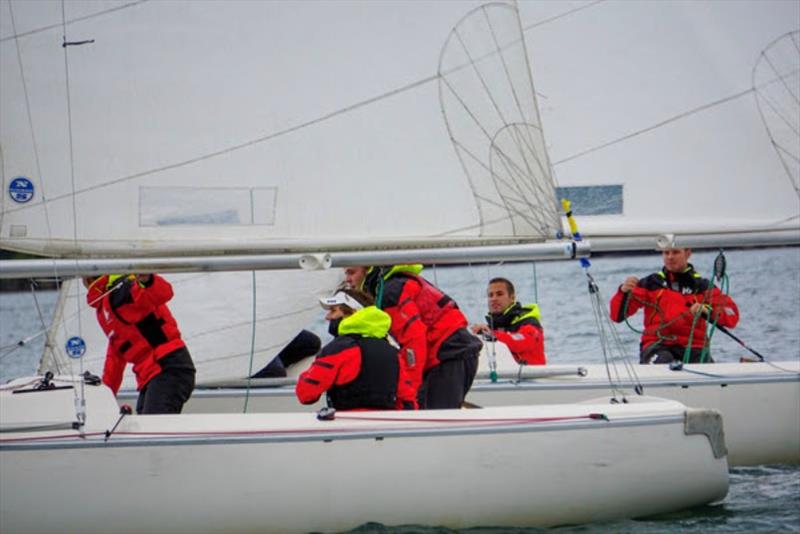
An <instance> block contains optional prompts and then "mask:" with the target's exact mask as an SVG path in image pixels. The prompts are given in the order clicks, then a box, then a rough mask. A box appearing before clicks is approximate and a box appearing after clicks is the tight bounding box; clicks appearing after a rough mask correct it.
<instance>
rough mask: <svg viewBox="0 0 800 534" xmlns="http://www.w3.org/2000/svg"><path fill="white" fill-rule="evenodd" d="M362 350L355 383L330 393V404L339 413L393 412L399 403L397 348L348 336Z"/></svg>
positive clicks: (339, 387)
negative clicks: (360, 410)
mask: <svg viewBox="0 0 800 534" xmlns="http://www.w3.org/2000/svg"><path fill="white" fill-rule="evenodd" d="M347 337H348V338H350V339H351V341H352V343H355V344H356V345H358V348H359V350H360V351H361V370H360V372H359V373H358V376H357V377H356V378H355V380H353V381H352V382H348V383H347V384H344V385H340V386H333V387H331V388H330V389H329V390H328V393H327V396H328V405H329V406H333V407H334V408H336V409H337V410H352V409H364V408H367V409H375V410H393V409H395V403H396V401H397V380H398V373H399V363H398V360H397V349H395V348H394V347H392V346H391V345H390V344H389V343H388V342H387V341H386V340H385V339H378V338H369V337H361V336H357V335H354V334H351V335H348V336H347Z"/></svg>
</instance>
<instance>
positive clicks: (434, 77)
mask: <svg viewBox="0 0 800 534" xmlns="http://www.w3.org/2000/svg"><path fill="white" fill-rule="evenodd" d="M147 1H148V0H140V1H138V2H132V3H129V4H125V5H122V6H118V7H115V8H113V9H109V10H106V11H103V12H99V13H95V14H92V15H87V16H85V17H81V18H78V19H74V20H71V21H69V23H72V22H76V21H80V20H84V19H88V18H92V17H95V16H100V15H103V14H105V13H108V12H111V11H117V10H120V9H126V8H129V7H134V6H137V5H139V4H142V3H145V2H147ZM604 1H606V0H597V1H596V2H594V3H592V4H589V5H587V6H582V7H579V8H576V9H573V10H570V11H568V12H565V13H563V14H561V15H557V16H555V17H552V18H550V19H546V20H544V21H540V22H537V23H535V24H532V25H530V26H527V27H525V28H523V31H525V30H528V29H531V28H535V27H538V26H541V25H544V24H547V23H549V22H552V21H554V20H557V19H560V18H562V17H564V16H567V15H570V14H572V13H574V12H577V11H580V10H582V9H586V8H588V7H592V6H593V5H595V4H599V3H601V2H604ZM62 26H63V24H62ZM54 27H58V25H57V24H54V25H52V26H48V27H46V28H41V29H38V30H32V31H30V32H25V33H23V34H20V35H18V36H17V37H22V36H25V35H28V34H30V33H35V32H38V31H44V30H47V29H52V28H54ZM10 38H12V37H7V38H5V39H2V40H6V39H10ZM2 40H0V41H2ZM465 67H466V66H457V67H454V68H452V69H449V70H447V71H444V72H438V73H437V74H434V75H432V76H428V77H425V78H422V79H420V80H417V81H414V82H411V83H408V84H406V85H403V86H400V87H397V88H395V89H392V90H389V91H387V92H384V93H382V94H379V95H377V96H374V97H371V98H367V99H365V100H362V101H360V102H356V103H354V104H351V105H349V106H346V107H344V108H341V109H338V110H335V111H332V112H329V113H327V114H324V115H322V116H320V117H317V118H315V119H311V120H309V121H306V122H303V123H300V124H297V125H295V126H291V127H289V128H285V129H283V130H279V131H277V132H273V133H270V134H267V135H264V136H261V137H258V138H256V139H252V140H249V141H246V142H244V143H239V144H236V145H231V146H229V147H227V148H223V149H220V150H217V151H214V152H210V153H207V154H202V155H200V156H197V157H194V158H190V159H187V160H184V161H179V162H176V163H172V164H169V165H164V166H161V167H156V168H152V169H148V170H145V171H141V172H138V173H134V174H130V175H126V176H121V177H118V178H115V179H113V180H111V181H108V182H105V183H102V184H97V185H94V186H91V187H86V188H83V189H78V190H76V191H75V194H83V193H87V192H89V191H94V190H97V189H101V188H105V187H109V186H111V185H115V184H119V183H122V182H126V181H130V180H135V179H138V178H142V177H145V176H149V175H151V174H156V173H158V172H162V171H167V170H173V169H176V168H180V167H184V166H186V165H191V164H194V163H198V162H200V161H204V160H207V159H210V158H214V157H217V156H221V155H224V154H228V153H230V152H234V151H237V150H240V149H243V148H247V147H250V146H253V145H256V144H260V143H263V142H266V141H270V140H272V139H275V138H278V137H282V136H285V135H288V134H291V133H293V132H295V131H298V130H301V129H303V128H306V127H309V126H313V125H315V124H319V123H322V122H325V121H327V120H329V119H332V118H335V117H338V116H339V115H342V114H345V113H349V112H351V111H354V110H356V109H359V108H361V107H364V106H367V105H369V104H373V103H375V102H378V101H380V100H383V99H386V98H390V97H393V96H396V95H398V94H401V93H405V92H407V91H410V90H413V89H416V88H418V87H420V86H423V85H426V84H428V83H430V82H433V81H436V80H437V79H440V78H443V77H444V76H445V75H446V74H449V73H451V72H457V71H458V70H461V69H463V68H465ZM69 195H70V194H69V193H65V194H62V195H56V196H54V197H53V198H51V199H50V200H49V201H50V202H55V201H57V200H61V199H63V198H67V197H68V196H69ZM26 207H28V208H30V206H26ZM22 209H25V207H17V208H16V209H13V210H9V212H12V211H19V210H22Z"/></svg>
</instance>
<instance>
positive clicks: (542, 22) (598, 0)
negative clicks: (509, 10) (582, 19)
mask: <svg viewBox="0 0 800 534" xmlns="http://www.w3.org/2000/svg"><path fill="white" fill-rule="evenodd" d="M605 1H606V0H595V1H594V2H591V3H589V4H586V5H584V6H580V7H576V8H574V9H570V10H569V11H565V12H564V13H561V14H558V15H554V16H552V17H550V18H549V19H544V20H540V21H539V22H534V23H533V24H531V25H530V26H525V27H523V28H522V31H523V32H526V31H528V30H532V29H533V28H538V27H539V26H544V25H545V24H550V23H551V22H555V21H556V20H559V19H562V18H564V17H568V16H570V15H574V14H575V13H577V12H578V11H583V10H584V9H589V8H592V7H594V6H596V5H597V4H602V3H603V2H605Z"/></svg>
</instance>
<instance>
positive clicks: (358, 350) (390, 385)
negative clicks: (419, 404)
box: [295, 289, 399, 410]
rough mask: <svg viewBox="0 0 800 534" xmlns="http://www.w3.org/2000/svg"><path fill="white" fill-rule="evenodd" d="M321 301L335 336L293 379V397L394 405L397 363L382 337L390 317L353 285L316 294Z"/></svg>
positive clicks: (350, 405)
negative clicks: (324, 293)
mask: <svg viewBox="0 0 800 534" xmlns="http://www.w3.org/2000/svg"><path fill="white" fill-rule="evenodd" d="M320 305H321V306H322V308H323V309H325V310H327V313H326V314H325V319H326V320H327V321H328V322H329V326H328V331H329V332H330V333H331V335H332V336H334V339H333V341H331V342H330V343H328V344H327V345H325V346H324V347H322V350H321V351H320V354H319V356H317V357H316V359H315V360H314V363H312V364H311V367H309V368H308V369H307V370H306V371H304V372H303V373H301V374H300V376H299V377H298V379H297V386H296V387H295V394H296V395H297V398H298V400H299V401H300V402H301V403H303V404H313V403H315V402H317V400H319V398H320V397H321V396H322V394H323V393H325V394H326V396H327V404H328V406H329V407H332V408H335V409H336V410H393V409H395V405H396V400H397V383H398V377H399V363H398V357H397V349H396V348H395V347H394V346H392V344H391V343H389V341H388V340H387V338H386V336H387V334H388V332H389V326H390V325H391V322H392V321H391V318H390V317H389V315H388V314H386V313H385V312H383V311H381V310H379V309H378V308H376V307H375V306H374V304H373V300H372V297H370V296H369V295H367V294H366V293H364V292H362V291H359V290H356V289H340V290H338V291H336V292H335V293H334V294H333V295H331V296H329V297H323V298H321V299H320Z"/></svg>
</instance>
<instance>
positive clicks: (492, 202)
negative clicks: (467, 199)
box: [453, 139, 532, 219]
mask: <svg viewBox="0 0 800 534" xmlns="http://www.w3.org/2000/svg"><path fill="white" fill-rule="evenodd" d="M453 143H454V144H456V145H457V146H458V147H460V148H461V150H463V151H464V152H465V153H466V154H467V155H469V156H470V157H471V158H472V159H473V160H475V161H476V162H477V163H478V164H479V165H481V166H483V168H484V169H486V170H487V171H488V172H489V173H490V174H492V170H491V169H490V168H489V167H487V166H486V164H485V163H484V162H482V161H481V160H480V159H479V158H478V157H477V156H476V155H474V154H473V153H472V152H471V151H470V150H469V149H467V148H466V147H465V146H464V145H462V144H461V143H459V142H458V141H456V140H455V139H453ZM467 174H468V176H469V173H467ZM507 185H508V184H507ZM509 187H510V186H509ZM473 195H474V196H475V198H479V199H483V200H486V201H488V200H489V199H487V198H486V197H483V196H482V195H479V194H478V193H477V191H474V190H473ZM491 204H492V205H494V206H496V207H499V208H511V207H509V206H507V205H506V204H505V202H504V204H503V205H502V206H501V205H500V204H498V203H497V202H494V201H491ZM527 207H530V208H532V206H530V205H527ZM511 211H514V213H515V214H516V215H518V216H519V217H522V218H523V219H524V218H525V217H526V215H525V214H524V213H522V212H519V211H517V210H511Z"/></svg>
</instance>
